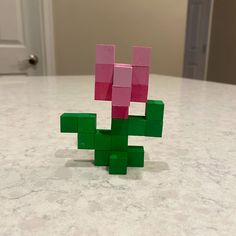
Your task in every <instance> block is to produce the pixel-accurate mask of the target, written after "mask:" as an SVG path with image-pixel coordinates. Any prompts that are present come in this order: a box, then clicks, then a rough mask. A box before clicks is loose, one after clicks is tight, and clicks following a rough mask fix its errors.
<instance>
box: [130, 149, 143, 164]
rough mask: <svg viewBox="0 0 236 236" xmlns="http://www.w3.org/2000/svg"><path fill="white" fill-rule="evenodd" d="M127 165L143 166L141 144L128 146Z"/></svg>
mask: <svg viewBox="0 0 236 236" xmlns="http://www.w3.org/2000/svg"><path fill="white" fill-rule="evenodd" d="M127 166H129V167H144V148H143V147H142V146H129V147H128V164H127Z"/></svg>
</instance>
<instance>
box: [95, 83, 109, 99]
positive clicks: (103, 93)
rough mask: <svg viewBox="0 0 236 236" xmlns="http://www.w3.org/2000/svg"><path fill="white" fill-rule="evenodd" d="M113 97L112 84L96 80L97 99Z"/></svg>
mask: <svg viewBox="0 0 236 236" xmlns="http://www.w3.org/2000/svg"><path fill="white" fill-rule="evenodd" d="M111 99H112V84H111V83H101V82H95V100H98V101H111Z"/></svg>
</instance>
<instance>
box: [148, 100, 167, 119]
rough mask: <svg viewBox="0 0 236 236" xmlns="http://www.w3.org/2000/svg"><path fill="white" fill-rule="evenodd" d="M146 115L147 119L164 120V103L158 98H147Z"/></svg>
mask: <svg viewBox="0 0 236 236" xmlns="http://www.w3.org/2000/svg"><path fill="white" fill-rule="evenodd" d="M145 115H146V119H147V120H158V121H163V115H164V103H163V102H162V101H158V100H147V102H146V111H145Z"/></svg>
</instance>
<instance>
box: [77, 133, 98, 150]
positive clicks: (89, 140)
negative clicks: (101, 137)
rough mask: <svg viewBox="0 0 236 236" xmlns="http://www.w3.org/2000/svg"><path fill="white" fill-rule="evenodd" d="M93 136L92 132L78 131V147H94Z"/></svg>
mask: <svg viewBox="0 0 236 236" xmlns="http://www.w3.org/2000/svg"><path fill="white" fill-rule="evenodd" d="M94 140H95V137H94V134H93V133H79V134H78V149H94V148H95V142H94Z"/></svg>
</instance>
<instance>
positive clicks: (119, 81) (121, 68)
mask: <svg viewBox="0 0 236 236" xmlns="http://www.w3.org/2000/svg"><path fill="white" fill-rule="evenodd" d="M131 82H132V66H130V65H121V64H115V67H114V77H113V85H114V86H115V87H131Z"/></svg>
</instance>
